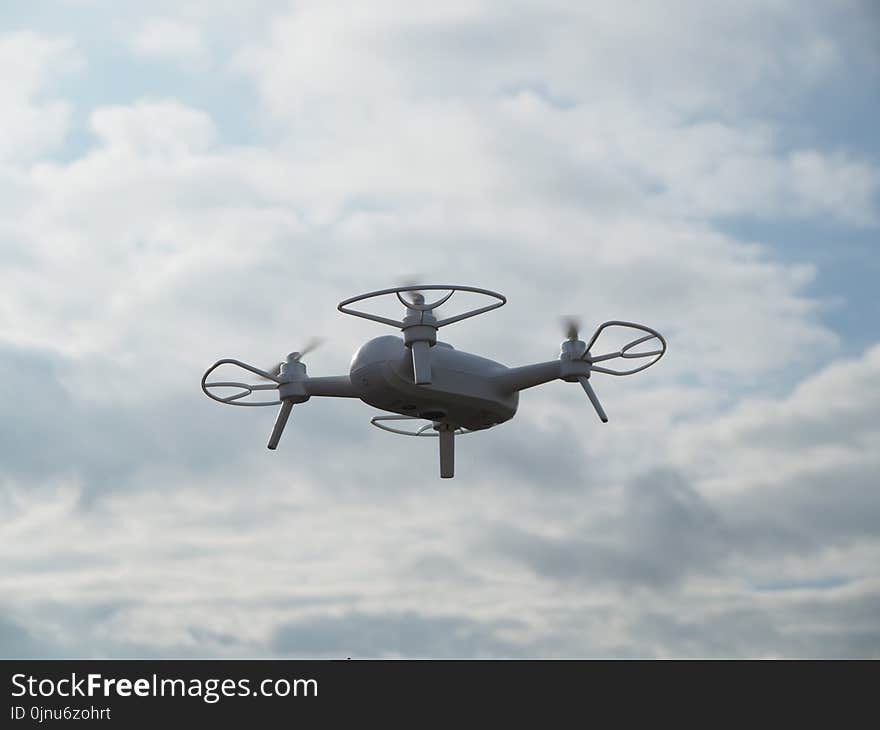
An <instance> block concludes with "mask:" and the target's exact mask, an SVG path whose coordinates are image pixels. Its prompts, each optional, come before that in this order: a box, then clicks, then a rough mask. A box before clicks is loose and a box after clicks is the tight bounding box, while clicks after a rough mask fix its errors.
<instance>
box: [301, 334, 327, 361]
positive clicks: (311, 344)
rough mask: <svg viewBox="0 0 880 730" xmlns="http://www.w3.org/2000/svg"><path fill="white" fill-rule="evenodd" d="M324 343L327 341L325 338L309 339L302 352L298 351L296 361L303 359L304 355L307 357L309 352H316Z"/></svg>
mask: <svg viewBox="0 0 880 730" xmlns="http://www.w3.org/2000/svg"><path fill="white" fill-rule="evenodd" d="M326 341H327V340H326V339H325V338H323V337H312V338H310V339H309V341H308V342H306V346H305V347H304V348H303V349H302V350H300V351H299V357H298V358H297V360H301V359H302V358H304V357H305V356H306V355H308V354H309V353H310V352H314V351H315V350H317V349H318V348H319V347H320V346H321V345H323V344H324V343H325V342H326Z"/></svg>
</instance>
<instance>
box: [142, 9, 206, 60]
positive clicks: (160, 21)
mask: <svg viewBox="0 0 880 730" xmlns="http://www.w3.org/2000/svg"><path fill="white" fill-rule="evenodd" d="M131 47H132V50H133V51H134V52H135V53H136V54H138V55H141V56H147V57H151V58H159V59H170V60H182V61H186V62H188V63H203V62H204V61H205V60H206V58H207V49H206V47H205V42H204V38H203V37H202V33H201V30H200V29H199V27H198V26H197V25H192V24H187V23H183V22H179V21H177V20H171V19H168V18H152V19H150V20H147V21H146V22H144V24H143V25H142V26H141V27H140V28H139V29H138V31H137V32H136V34H135V35H134V37H133V38H132V39H131Z"/></svg>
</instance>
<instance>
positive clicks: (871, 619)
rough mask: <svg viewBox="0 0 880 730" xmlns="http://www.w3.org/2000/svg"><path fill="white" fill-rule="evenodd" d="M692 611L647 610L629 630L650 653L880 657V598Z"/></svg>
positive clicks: (848, 597)
mask: <svg viewBox="0 0 880 730" xmlns="http://www.w3.org/2000/svg"><path fill="white" fill-rule="evenodd" d="M688 613H689V612H688V611H687V610H685V611H684V612H682V614H676V613H674V612H666V613H660V612H658V611H646V612H644V613H642V614H640V615H638V616H637V617H635V618H633V619H632V620H631V622H630V624H629V631H630V632H631V635H632V637H633V638H634V639H636V642H637V643H638V644H639V645H641V646H646V647H651V651H650V654H651V655H654V654H660V655H663V656H680V657H705V656H727V657H761V656H783V657H803V658H828V659H831V658H856V657H862V658H869V657H871V658H877V657H878V656H880V625H878V621H877V616H880V594H878V593H877V592H876V591H874V592H871V593H867V594H861V595H846V594H843V595H840V594H838V595H834V596H831V597H828V598H825V599H823V600H819V599H817V598H815V597H809V598H803V597H800V596H797V597H794V598H791V599H786V600H778V601H774V602H765V603H756V604H755V605H750V606H738V607H724V606H721V607H716V608H712V609H709V610H706V611H704V612H701V615H699V616H698V617H689V616H688Z"/></svg>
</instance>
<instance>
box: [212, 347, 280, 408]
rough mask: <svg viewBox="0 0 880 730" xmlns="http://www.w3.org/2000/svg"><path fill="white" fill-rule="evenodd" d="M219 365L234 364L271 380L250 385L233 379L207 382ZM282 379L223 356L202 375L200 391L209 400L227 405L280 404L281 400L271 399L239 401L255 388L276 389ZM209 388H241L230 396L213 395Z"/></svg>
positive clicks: (251, 393)
mask: <svg viewBox="0 0 880 730" xmlns="http://www.w3.org/2000/svg"><path fill="white" fill-rule="evenodd" d="M221 365H235V366H237V367H240V368H242V369H244V370H248V371H250V372H252V373H255V374H256V375H259V376H260V377H263V378H266V379H267V380H271V381H273V382H271V383H260V384H258V385H250V384H248V383H239V382H234V381H215V382H213V383H209V382H207V381H208V376H209V375H210V374H211V373H213V372H214V371H215V370H216V369H217V368H218V367H220V366H221ZM282 382H283V381H282V380H280V379H279V378H278V377H276V376H275V375H272V374H271V373H267V372H266V371H265V370H260V369H259V368H257V367H254V366H253V365H248V364H247V363H245V362H241V360H234V359H233V358H229V357H227V358H223V359H222V360H218V361H217V362H215V363H214V364H213V365H212V366H211V367H209V368H208V369H207V370H206V371H205V374H204V375H203V376H202V391H203V392H204V393H205V395H206V396H208V397H209V398H210V399H211V400H215V401H217V402H218V403H222V404H223V405H227V406H247V407H251V408H258V407H261V406H277V405H280V404H281V400H280V399H279V400H273V401H259V402H250V403H241V402H239V401H240V400H241V399H242V398H247V397H248V396H250V395H253V393H254V391H255V390H277V388H278V386H279V385H281V384H282ZM210 388H241V389H242V392H241V393H233V394H232V395H230V396H226V397H221V396H219V395H214V394H213V393H212V392H211V391H210Z"/></svg>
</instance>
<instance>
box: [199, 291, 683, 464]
mask: <svg viewBox="0 0 880 730" xmlns="http://www.w3.org/2000/svg"><path fill="white" fill-rule="evenodd" d="M427 291H440V292H447V293H446V294H444V295H443V296H441V297H440V298H439V299H437V300H436V301H434V302H427V303H426V301H425V296H424V294H422V292H427ZM456 291H463V292H471V293H475V294H482V295H485V296H487V297H490V298H492V299H494V300H495V301H493V302H491V303H490V304H488V305H486V306H484V307H479V308H477V309H473V310H470V311H467V312H464V313H462V314H458V315H455V316H452V317H447V318H438V317H437V316H436V315H435V310H436V309H437V308H438V307H439V306H440V305H441V304H444V303H446V302H448V301H449V299H450V298H451V297H452V295H453V294H454V293H455V292H456ZM404 294H408V295H409V296H407V297H404V296H403V295H404ZM389 295H396V296H397V298H398V299H399V300H400V303H401V304H402V305H403V306H404V308H405V316H404V317H403V319H401V320H395V319H390V318H387V317H382V316H379V315H376V314H371V313H369V312H363V311H359V310H355V309H352V308H351V306H350V305H352V304H355V303H357V302H360V301H363V300H366V299H373V298H374V297H382V296H389ZM506 301H507V299H506V298H505V297H504V296H503V295H501V294H498V293H496V292H492V291H489V290H488V289H479V288H476V287H468V286H448V285H423V286H403V287H395V288H392V289H382V290H380V291H375V292H369V293H367V294H362V295H360V296H357V297H352V298H351V299H346V300H345V301H343V302H341V303H340V304H339V306H338V309H339V311H340V312H343V313H345V314H351V315H354V316H357V317H363V318H365V319H370V320H373V321H376V322H380V323H382V324H386V325H390V326H392V327H396V328H399V329H400V330H401V333H402V335H403V336H402V337H396V336H393V335H387V336H384V337H376V338H375V339H372V340H370V341H369V342H367V343H365V344H364V345H363V346H362V347H361V348H360V349H359V350H358V351H357V352H356V353H355V356H354V358H353V359H352V362H351V368H350V371H349V374H348V375H336V376H330V377H310V376H309V375H308V374H307V373H306V366H305V364H304V363H303V362H302V356H303V355H304V354H305V353H306V352H307V349H305V350H303V352H292V353H291V354H290V355H288V356H287V360H286V362H284V363H282V364H281V365H280V366H279V367H278V368H276V370H275V371H274V372H270V371H266V370H261V369H260V368H257V367H254V366H253V365H248V364H247V363H244V362H241V361H240V360H234V359H231V358H224V359H223V360H218V361H217V362H216V363H214V364H213V365H212V366H211V367H210V368H208V370H207V371H206V372H205V374H204V376H203V377H202V390H203V391H204V392H205V393H206V394H207V395H208V396H209V397H210V398H213V399H214V400H216V401H219V402H220V403H224V404H227V405H235V406H275V405H280V406H281V408H280V410H279V412H278V417H277V419H276V421H275V427H274V429H273V430H272V435H271V436H270V438H269V444H268V446H269V448H270V449H275V448H276V447H277V446H278V441H279V439H280V438H281V433H282V431H283V430H284V426H285V425H286V423H287V420H288V418H289V416H290V413H291V410H292V408H293V406H294V404H296V403H305V402H306V401H307V400H309V398H311V397H312V396H329V397H336V398H360V399H361V400H362V401H363V402H364V403H367V404H368V405H371V406H373V407H374V408H378V409H380V410H383V411H387V412H388V413H389V414H391V415H381V416H375V417H374V418H373V419H372V420H371V423H372V424H373V425H375V426H378V427H379V428H381V429H383V430H386V431H390V432H392V433H398V434H404V435H407V436H428V437H435V438H438V439H439V446H440V476H441V477H443V478H450V477H452V476H453V475H454V459H455V436H456V435H464V434H469V433H473V432H476V431H482V430H485V429H487V428H491V427H492V426H497V425H498V424H500V423H504V422H505V421H509V420H510V419H511V418H513V417H514V415H516V410H517V406H518V405H519V392H520V391H521V390H525V389H526V388H532V387H534V386H536V385H541V384H542V383H547V382H550V381H552V380H564V381H567V382H573V383H579V384H580V385H581V386H582V387H583V389H584V391H585V392H586V394H587V396H588V397H589V399H590V401H591V403H592V404H593V407H594V408H595V409H596V413H597V414H598V415H599V418H600V419H601V420H602V421H603V422H607V421H608V417H607V416H606V415H605V411H604V410H603V409H602V406H601V404H600V403H599V399H598V398H597V396H596V393H595V391H594V390H593V388H592V386H591V384H590V375H591V374H592V373H594V372H598V373H604V374H608V375H631V374H633V373H636V372H639V371H641V370H644V369H645V368H647V367H650V366H651V365H653V364H654V363H655V362H657V360H659V359H660V358H661V357H662V356H663V353H664V352H666V341H665V340H664V339H663V337H662V336H661V335H660V334H659V333H658V332H656V331H655V330H653V329H651V328H649V327H645V326H644V325H640V324H634V323H632V322H620V321H610V322H605V323H603V324H601V325H599V327H598V328H597V329H596V331H595V333H594V334H593V336H592V337H591V338H590V340H589V341H587V342H584V341H582V340H580V339H578V334H577V326H576V325H575V324H573V323H570V324H569V327H568V339H567V340H565V341H564V342H563V343H562V348H561V352H560V355H559V358H558V359H555V360H550V361H548V362H542V363H536V364H534V365H524V366H521V367H507V366H505V365H502V364H501V363H499V362H495V361H493V360H489V359H487V358H484V357H480V356H478V355H473V354H471V353H468V352H463V351H461V350H456V349H454V348H453V347H452V346H451V345H449V344H447V343H445V342H439V341H438V340H437V331H438V330H439V329H440V328H441V327H444V326H446V325H448V324H452V323H453V322H460V321H461V320H463V319H467V318H469V317H474V316H476V315H478V314H483V313H485V312H488V311H490V310H492V309H497V308H498V307H500V306H502V305H503V304H505V303H506ZM611 328H629V329H632V330H636V331H637V332H638V333H639V335H638V336H637V337H636V339H634V340H632V341H630V342H628V343H627V344H626V345H624V346H623V347H621V348H619V349H617V350H615V351H613V352H607V353H600V354H593V352H592V349H593V347H594V345H595V344H596V342H597V340H598V339H599V336H600V335H601V334H602V333H603V332H605V331H607V330H609V329H611ZM646 348H647V349H646ZM617 359H620V360H621V361H624V362H625V361H627V360H636V361H637V362H636V363H633V364H635V367H631V368H625V369H615V368H612V367H608V366H603V365H598V364H597V363H602V362H606V361H612V360H617ZM628 364H629V363H628ZM222 365H231V366H236V367H239V368H243V369H244V370H246V371H249V372H250V373H253V374H255V375H258V376H260V377H261V378H263V379H265V380H267V381H269V382H264V383H259V384H247V383H242V382H233V381H213V382H209V381H208V377H209V376H210V375H211V373H212V372H214V370H216V369H217V368H219V367H220V366H222ZM230 389H231V390H233V392H232V393H231V394H229V395H221V394H220V393H223V392H226V391H229V390H230ZM275 390H277V398H273V399H272V400H260V399H259V398H260V396H261V395H262V394H263V392H264V391H275ZM419 420H422V421H425V423H424V425H421V426H419V427H415V428H413V429H412V430H406V429H404V428H398V427H395V426H403V425H404V423H400V422H406V421H419ZM392 423H393V424H395V425H391V424H392ZM413 425H414V426H415V424H413Z"/></svg>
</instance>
